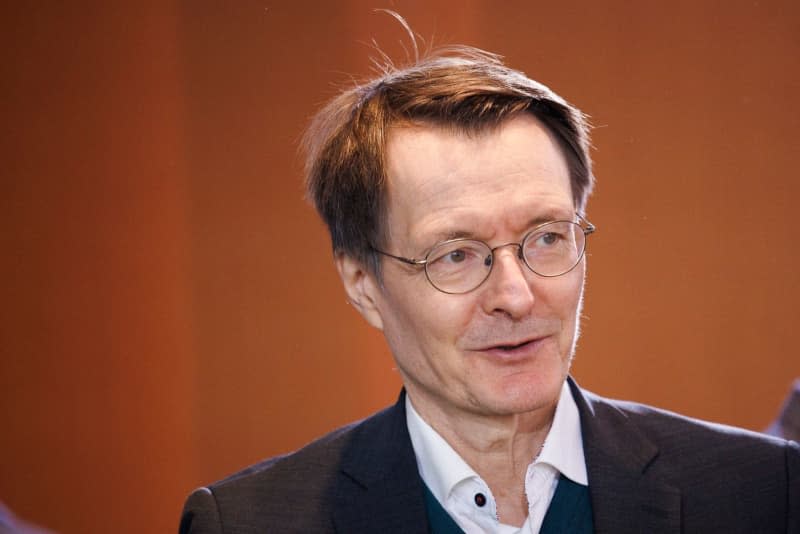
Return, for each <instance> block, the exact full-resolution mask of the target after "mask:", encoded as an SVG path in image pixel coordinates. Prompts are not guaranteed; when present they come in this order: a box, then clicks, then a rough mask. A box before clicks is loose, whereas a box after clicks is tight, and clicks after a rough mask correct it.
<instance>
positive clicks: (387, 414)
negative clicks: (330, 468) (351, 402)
mask: <svg viewBox="0 0 800 534" xmlns="http://www.w3.org/2000/svg"><path fill="white" fill-rule="evenodd" d="M340 465H341V470H340V474H339V476H338V478H337V479H336V482H335V488H333V496H334V502H335V503H336V504H335V509H334V512H333V515H334V524H335V525H336V530H337V531H338V532H407V533H412V532H413V533H423V532H428V520H427V515H426V511H425V501H424V491H423V482H422V479H421V478H420V476H419V471H418V469H417V460H416V457H415V456H414V449H413V447H412V446H411V438H410V437H409V435H408V428H407V426H406V413H405V392H401V394H400V398H399V400H398V401H397V403H396V404H395V405H394V406H392V407H390V408H388V409H387V410H385V411H383V412H382V413H380V414H379V415H377V416H375V417H373V418H371V419H369V420H367V421H365V422H364V424H363V425H361V427H359V428H358V429H357V431H355V432H354V433H353V436H352V438H351V439H350V442H349V443H348V444H347V445H346V446H345V447H344V449H343V450H342V460H341V464H340Z"/></svg>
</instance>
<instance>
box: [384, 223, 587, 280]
mask: <svg viewBox="0 0 800 534" xmlns="http://www.w3.org/2000/svg"><path fill="white" fill-rule="evenodd" d="M575 217H577V219H578V220H577V221H568V220H563V219H560V220H556V221H547V222H545V223H542V224H540V225H538V226H536V227H535V228H532V229H531V230H530V231H529V232H528V233H527V234H525V235H524V236H523V237H522V240H521V241H520V242H518V243H514V242H511V243H504V244H502V245H497V246H496V247H490V246H489V244H488V243H485V242H483V241H481V240H480V239H471V238H458V239H450V240H447V241H442V242H440V243H436V244H435V245H434V246H433V247H431V250H430V251H429V252H428V254H426V255H425V259H422V260H417V259H414V258H405V257H403V256H395V255H394V254H389V253H388V252H384V251H382V250H378V249H377V248H375V247H370V248H372V250H373V251H375V252H377V253H378V254H381V255H383V256H387V257H389V258H392V259H395V260H398V261H401V262H403V263H406V264H408V265H414V266H417V267H423V268H424V269H425V278H427V279H428V283H430V284H431V285H432V286H433V287H434V289H436V290H437V291H441V292H442V293H447V294H448V295H462V294H464V293H469V292H470V291H475V290H476V289H478V288H479V287H480V286H481V285H482V284H483V283H484V282H485V281H486V280H487V279H488V278H489V275H490V274H492V269H494V251H495V250H497V249H499V248H503V247H508V246H511V245H514V246H516V247H517V257H518V258H519V259H520V260H522V263H523V264H525V266H526V267H527V268H528V270H530V271H531V272H532V273H534V274H536V275H538V276H541V277H544V278H556V277H558V276H563V275H565V274H567V273H568V272H570V271H571V270H572V269H574V268H575V267H576V266H577V265H578V264H579V263H580V262H581V259H583V256H584V254H585V253H586V242H587V240H586V238H587V237H588V236H589V235H590V234H593V233H594V232H595V230H597V227H595V225H593V224H592V223H591V222H589V220H588V219H587V218H586V217H584V216H583V215H581V214H580V213H577V212H576V213H575ZM560 222H566V223H570V224H575V225H577V226H578V228H580V229H581V230H582V231H583V236H584V239H583V249H582V250H581V253H580V254H579V255H578V257H577V259H576V260H575V263H574V264H573V265H572V267H570V268H569V269H567V270H566V271H564V272H561V273H558V274H541V273H538V272H536V271H535V270H534V269H533V267H531V266H530V264H528V260H527V259H526V258H525V255H524V254H522V246H523V244H524V243H525V241H527V239H528V238H529V237H530V236H531V235H533V234H534V233H535V232H536V231H537V230H539V229H540V228H542V227H544V226H547V225H549V224H555V223H560ZM458 241H476V242H479V243H483V244H484V245H486V248H487V249H489V254H490V255H491V257H492V263H491V265H490V266H489V270H488V271H487V272H486V276H485V277H484V278H483V280H481V281H480V283H478V285H476V286H475V287H473V288H471V289H467V290H466V291H445V290H443V289H442V288H440V287H438V286H437V285H436V284H434V283H433V281H432V280H431V277H430V275H429V274H428V262H429V260H428V256H429V255H430V253H431V252H433V251H434V250H435V249H437V248H439V247H440V246H442V245H445V244H447V243H454V242H458Z"/></svg>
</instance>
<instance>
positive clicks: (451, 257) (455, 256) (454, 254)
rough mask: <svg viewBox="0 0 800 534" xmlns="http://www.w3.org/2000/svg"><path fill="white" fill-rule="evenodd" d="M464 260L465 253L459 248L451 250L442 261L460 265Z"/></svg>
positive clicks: (465, 257)
mask: <svg viewBox="0 0 800 534" xmlns="http://www.w3.org/2000/svg"><path fill="white" fill-rule="evenodd" d="M465 259H467V251H465V250H464V249H460V248H459V249H456V250H451V251H450V252H448V253H447V254H446V255H445V256H444V257H443V258H442V260H443V261H449V262H451V263H461V262H462V261H464V260H465Z"/></svg>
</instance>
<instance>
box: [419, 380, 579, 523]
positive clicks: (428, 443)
mask: <svg viewBox="0 0 800 534" xmlns="http://www.w3.org/2000/svg"><path fill="white" fill-rule="evenodd" d="M406 424H407V425H408V433H409V434H410V436H411V444H412V446H413V447H414V454H415V455H416V457H417V467H418V468H419V473H420V476H421V477H422V480H423V482H425V484H426V485H427V486H428V489H430V491H431V493H433V495H434V497H436V499H437V500H438V501H439V503H440V504H441V505H442V507H443V508H444V509H445V510H446V511H447V513H448V514H450V516H451V517H452V518H453V520H454V521H455V522H456V523H457V524H458V526H459V527H461V529H462V530H463V531H464V532H466V533H467V534H473V533H474V534H478V533H497V534H518V533H519V534H538V532H539V529H540V528H541V526H542V521H543V520H544V516H545V513H547V508H548V506H550V501H551V500H552V498H553V495H554V494H555V491H556V486H557V485H558V478H559V473H561V474H563V475H564V476H566V477H567V478H569V479H570V480H572V481H573V482H577V483H578V484H581V485H583V486H587V485H588V478H587V476H586V461H585V459H584V457H583V440H582V439H581V422H580V416H579V414H578V407H577V406H576V405H575V400H574V399H573V398H572V394H571V393H570V391H569V386H568V385H567V384H566V382H565V383H564V385H563V386H562V388H561V396H560V397H559V400H558V404H557V405H556V411H555V415H554V416H553V424H552V425H551V426H550V431H549V432H548V434H547V437H546V438H545V441H544V445H543V446H542V450H541V452H540V453H539V456H538V457H536V458H534V459H532V460H533V461H532V462H531V464H530V465H528V471H527V473H526V475H525V494H526V496H527V498H528V517H527V518H526V519H525V523H524V524H523V525H522V527H515V526H511V525H506V524H503V523H500V521H499V520H498V518H497V504H496V502H495V499H494V496H493V495H492V492H491V490H490V489H489V486H488V485H487V484H486V482H484V481H483V479H482V478H481V477H480V476H479V475H478V474H477V473H476V472H475V470H473V469H472V468H471V467H470V466H469V465H467V463H466V462H465V461H464V460H463V459H462V458H461V456H459V455H458V453H457V452H456V451H455V450H453V448H452V447H451V446H450V445H449V444H448V443H447V442H446V441H445V440H444V438H442V436H440V435H439V433H438V432H436V431H435V430H434V429H433V428H432V427H431V426H430V425H429V424H428V423H426V422H425V421H424V420H423V419H422V417H420V415H419V414H418V413H417V411H416V410H415V409H414V406H413V404H412V403H411V399H410V398H409V397H408V395H406Z"/></svg>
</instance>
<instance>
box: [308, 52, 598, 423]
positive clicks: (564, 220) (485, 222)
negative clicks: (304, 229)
mask: <svg viewBox="0 0 800 534" xmlns="http://www.w3.org/2000/svg"><path fill="white" fill-rule="evenodd" d="M307 146H308V147H309V164H308V172H309V176H308V183H309V193H310V196H311V198H312V199H313V200H314V201H315V203H316V205H317V209H318V210H319V211H320V213H321V214H322V217H323V219H324V220H325V221H326V223H327V224H328V227H329V229H330V232H331V236H332V239H333V247H334V252H335V256H336V264H337V268H338V270H339V274H340V276H341V278H342V281H343V283H344V286H345V289H346V291H347V293H348V296H349V299H350V301H351V303H353V305H354V306H355V307H356V308H357V309H358V310H359V311H360V312H361V314H362V315H363V316H364V317H365V318H366V319H367V321H368V322H369V323H370V324H372V325H373V326H375V327H376V328H378V329H380V330H382V331H383V333H384V335H385V336H386V339H387V342H388V343H389V346H390V348H391V350H392V353H393V355H394V357H395V360H396V362H397V365H398V369H399V370H400V373H401V375H402V378H403V381H404V384H405V386H406V388H407V390H408V392H409V395H410V396H411V399H412V401H413V402H414V403H415V406H416V407H417V409H418V410H420V413H423V416H424V417H425V416H428V418H444V419H445V420H447V419H448V418H449V419H450V420H452V418H453V417H458V414H462V415H463V414H464V413H468V412H472V413H477V414H482V415H511V414H517V413H521V412H533V411H536V410H538V409H545V410H548V409H552V407H553V406H554V402H555V399H556V398H557V397H558V393H559V390H560V388H561V384H563V381H564V378H565V377H566V375H567V373H568V371H569V366H570V362H571V358H572V353H573V349H574V344H575V340H576V339H577V333H578V316H579V313H580V306H581V301H582V295H583V280H584V272H585V266H584V262H583V261H582V258H581V256H580V254H581V253H582V251H583V248H582V244H583V242H584V234H583V233H582V230H581V229H580V227H579V225H578V224H577V222H578V220H579V218H578V214H579V213H581V212H582V211H583V208H584V205H585V202H586V198H587V196H588V194H589V192H590V190H591V186H592V175H591V164H590V160H589V157H588V154H587V150H588V135H587V131H586V126H585V124H584V121H583V117H582V115H581V114H580V112H578V111H577V110H575V109H574V108H572V107H570V106H568V105H567V104H566V103H565V102H564V101H563V100H562V99H561V98H560V97H558V96H557V95H555V94H554V93H553V92H551V91H550V90H549V89H547V88H546V87H544V86H542V85H540V84H538V83H536V82H534V81H532V80H529V79H528V78H526V77H525V76H524V75H522V74H521V73H518V72H516V71H512V70H509V69H507V68H506V67H504V66H503V65H502V64H501V63H500V62H499V60H498V59H497V58H496V57H494V56H491V55H488V54H485V53H483V52H479V51H475V50H471V49H470V50H465V49H458V53H457V54H454V55H449V56H436V57H433V58H430V59H427V60H424V61H422V62H420V63H418V64H417V65H415V66H412V67H410V68H407V69H403V70H399V71H391V72H389V73H387V74H386V75H384V76H382V77H381V78H380V79H379V80H377V81H374V82H371V83H368V84H366V85H364V86H360V87H357V88H355V89H353V90H351V91H348V92H346V93H344V94H343V95H341V96H340V97H339V98H337V99H335V100H334V101H333V102H332V103H331V104H329V105H328V107H326V108H325V109H324V110H323V111H322V112H321V114H320V115H319V116H318V117H317V119H316V121H315V124H314V126H313V127H312V129H311V131H310V134H309V137H308V145H307ZM554 221H560V222H558V223H557V225H555V226H553V225H549V226H542V225H543V224H547V223H552V222H554ZM556 228H557V229H559V230H558V231H556V230H555V229H556ZM454 239H455V240H459V239H468V240H470V241H471V242H473V243H477V242H482V243H484V244H485V246H484V245H481V244H476V245H475V247H474V248H472V249H468V248H467V247H466V246H460V245H461V244H464V241H456V243H457V244H459V245H458V246H456V248H454V249H450V248H447V249H446V250H448V251H450V252H449V253H448V254H447V255H446V256H445V257H443V258H438V259H436V267H431V265H430V264H429V260H431V259H432V258H431V256H430V253H431V251H432V250H441V246H442V245H443V244H444V246H445V247H450V246H451V245H452V240H454ZM523 243H524V245H523ZM579 245H580V246H579ZM481 247H484V248H481ZM570 247H572V250H577V249H578V248H579V249H580V250H579V251H578V253H575V255H574V262H571V263H570V260H567V263H568V264H566V265H565V264H564V262H563V261H561V260H558V259H556V260H554V259H553V258H554V257H556V256H559V255H560V254H562V252H563V251H566V250H568V249H570ZM468 250H483V251H484V252H485V251H490V250H493V252H488V253H484V254H483V255H480V254H475V255H473V256H472V257H473V258H474V259H476V261H474V262H473V263H471V264H470V265H473V266H474V267H475V268H477V269H484V272H485V273H486V276H485V277H483V278H482V277H481V276H480V275H479V276H478V277H477V278H472V277H470V278H469V284H468V285H469V287H465V286H463V285H461V283H460V282H459V284H457V287H456V289H457V291H446V289H448V288H450V287H455V286H450V285H448V284H449V283H450V282H452V281H453V279H452V278H451V279H442V278H438V277H437V276H436V274H434V276H431V272H430V269H431V268H437V269H438V266H441V265H446V266H447V267H446V269H447V270H451V271H452V272H454V273H456V274H455V275H454V276H456V277H458V276H461V274H460V271H459V269H461V268H462V267H463V266H464V265H467V263H464V262H465V258H469V257H470V255H469V254H470V253H469V252H468ZM378 251H380V252H378ZM560 251H561V252H560ZM565 254H566V253H565ZM389 256H393V258H392V257H389ZM478 256H480V257H478ZM559 257H560V256H559ZM387 262H388V263H387ZM426 263H428V265H425V264H426ZM535 265H536V266H542V267H544V268H546V269H550V268H551V267H553V266H554V265H555V266H556V268H558V266H559V265H562V266H564V268H563V269H558V271H559V272H547V273H543V272H538V271H536V269H535ZM573 267H574V268H573ZM439 272H441V271H437V273H439ZM543 274H544V275H545V276H542V275H543ZM557 275H558V276H557ZM481 278H482V280H481ZM471 281H475V282H477V283H476V284H472V282H471ZM437 282H438V285H437ZM442 285H445V286H447V287H445V288H444V289H443V287H442ZM429 420H430V419H429Z"/></svg>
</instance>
